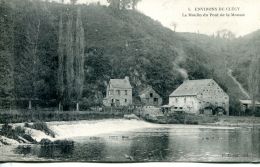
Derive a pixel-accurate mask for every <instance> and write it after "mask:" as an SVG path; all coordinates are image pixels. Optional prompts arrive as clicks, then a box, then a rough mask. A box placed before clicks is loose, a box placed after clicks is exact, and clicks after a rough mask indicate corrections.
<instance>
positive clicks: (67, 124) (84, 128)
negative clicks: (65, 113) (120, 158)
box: [0, 119, 158, 146]
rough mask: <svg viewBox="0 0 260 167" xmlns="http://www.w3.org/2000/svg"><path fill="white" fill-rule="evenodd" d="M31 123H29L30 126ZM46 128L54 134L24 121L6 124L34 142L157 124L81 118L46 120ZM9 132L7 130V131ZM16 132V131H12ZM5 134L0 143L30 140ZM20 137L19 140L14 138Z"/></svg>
mask: <svg viewBox="0 0 260 167" xmlns="http://www.w3.org/2000/svg"><path fill="white" fill-rule="evenodd" d="M32 124H33V123H30V124H29V125H30V126H32ZM46 124H47V126H48V128H49V129H50V130H51V131H52V132H53V133H54V135H48V134H46V132H44V131H42V130H37V129H33V128H30V127H28V126H25V125H26V124H25V123H14V124H8V126H10V127H11V128H12V131H13V130H15V129H16V128H17V127H19V128H21V129H23V130H24V132H25V134H27V135H30V136H31V137H32V138H33V139H34V140H35V141H36V142H38V143H39V142H40V141H41V140H42V139H48V140H50V141H55V140H64V139H71V138H75V137H86V136H98V135H101V134H107V133H113V132H124V131H132V130H136V129H142V128H152V127H157V126H158V125H156V124H152V123H148V122H145V121H142V120H126V119H107V120H102V121H101V120H91V121H89V120H83V121H55V122H47V123H46ZM2 126H3V125H2ZM8 133H9V132H8ZM12 133H16V132H12ZM10 137H12V138H8V137H6V136H0V146H1V145H19V144H30V143H31V142H29V141H27V140H25V139H23V137H22V135H19V134H18V136H17V137H15V139H13V138H14V137H13V136H10ZM16 139H20V140H16Z"/></svg>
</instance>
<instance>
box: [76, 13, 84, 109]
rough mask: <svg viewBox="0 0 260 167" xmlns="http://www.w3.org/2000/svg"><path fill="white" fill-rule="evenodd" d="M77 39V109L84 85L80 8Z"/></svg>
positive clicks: (82, 31) (82, 32)
mask: <svg viewBox="0 0 260 167" xmlns="http://www.w3.org/2000/svg"><path fill="white" fill-rule="evenodd" d="M75 36H76V40H75V46H76V47H75V81H74V82H75V83H74V86H75V96H76V97H75V100H76V104H77V110H79V100H80V98H81V96H82V91H83V86H84V48H85V38H84V28H83V25H82V21H81V11H80V8H78V10H77V19H76V35H75Z"/></svg>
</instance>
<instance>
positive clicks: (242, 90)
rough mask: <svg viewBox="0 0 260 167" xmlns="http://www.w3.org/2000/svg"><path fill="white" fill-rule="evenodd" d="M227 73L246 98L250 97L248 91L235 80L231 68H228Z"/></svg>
mask: <svg viewBox="0 0 260 167" xmlns="http://www.w3.org/2000/svg"><path fill="white" fill-rule="evenodd" d="M227 75H228V76H229V77H230V78H232V80H233V81H234V82H235V83H236V84H237V86H238V87H239V89H240V90H241V92H242V93H243V94H244V95H245V96H246V97H247V98H248V99H250V95H249V93H248V92H247V91H246V90H245V89H244V88H243V86H242V85H241V84H240V83H239V82H238V81H237V79H236V78H235V77H234V76H233V75H232V70H231V69H228V72H227Z"/></svg>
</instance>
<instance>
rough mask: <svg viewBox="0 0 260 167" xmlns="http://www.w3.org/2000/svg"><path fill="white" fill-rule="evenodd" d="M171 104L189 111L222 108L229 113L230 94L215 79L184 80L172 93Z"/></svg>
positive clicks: (201, 111) (199, 111) (213, 112)
mask: <svg viewBox="0 0 260 167" xmlns="http://www.w3.org/2000/svg"><path fill="white" fill-rule="evenodd" d="M169 105H170V106H173V107H174V108H175V109H181V110H184V111H185V112H188V113H196V114H199V113H204V112H205V111H209V110H210V111H211V114H215V112H217V111H219V110H222V111H223V112H224V113H225V114H227V115H229V96H228V95H227V94H226V93H225V92H224V91H223V89H222V88H221V87H220V86H219V85H218V84H217V83H216V82H215V81H214V80H213V79H202V80H186V81H184V82H183V84H182V85H180V86H179V87H178V88H177V89H176V90H175V91H173V92H172V93H171V94H170V96H169Z"/></svg>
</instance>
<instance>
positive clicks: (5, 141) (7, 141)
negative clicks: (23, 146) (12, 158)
mask: <svg viewBox="0 0 260 167" xmlns="http://www.w3.org/2000/svg"><path fill="white" fill-rule="evenodd" d="M0 141H1V143H2V144H3V145H19V142H18V141H16V140H14V139H9V138H7V137H5V136H0Z"/></svg>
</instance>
